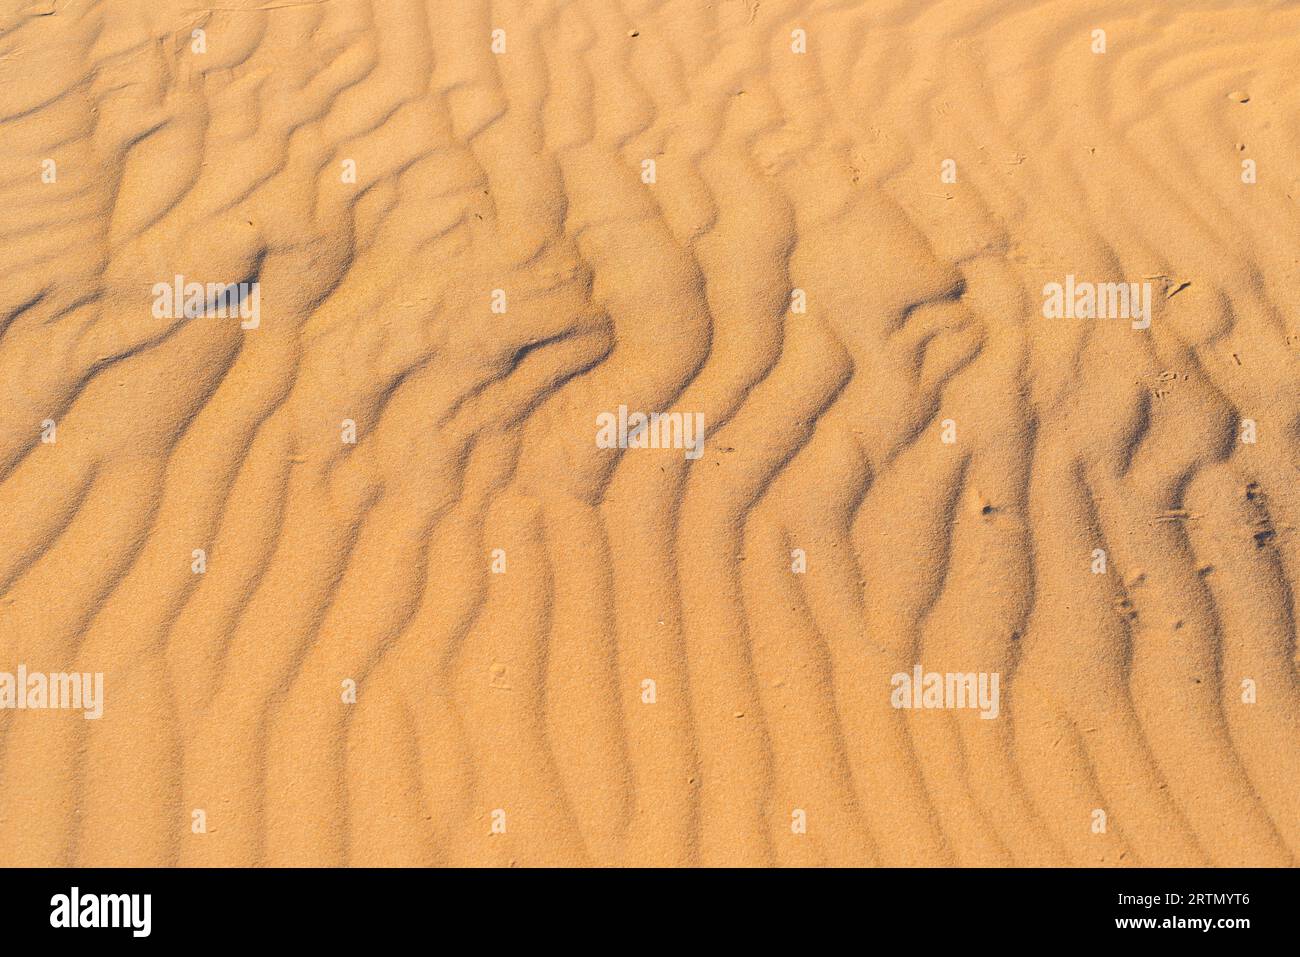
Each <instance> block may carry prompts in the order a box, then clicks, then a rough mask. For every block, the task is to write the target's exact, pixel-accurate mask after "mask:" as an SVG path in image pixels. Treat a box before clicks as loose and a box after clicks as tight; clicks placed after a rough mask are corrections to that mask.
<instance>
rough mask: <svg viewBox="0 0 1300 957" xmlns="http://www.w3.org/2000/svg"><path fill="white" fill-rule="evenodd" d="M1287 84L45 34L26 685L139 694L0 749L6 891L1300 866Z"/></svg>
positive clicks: (555, 43)
mask: <svg viewBox="0 0 1300 957" xmlns="http://www.w3.org/2000/svg"><path fill="white" fill-rule="evenodd" d="M1096 30H1104V31H1105V37H1104V40H1105V52H1095V49H1096V44H1097V37H1096V35H1095V33H1094V31H1096ZM495 31H503V32H502V33H497V32H495ZM801 50H802V51H806V52H801ZM1298 62H1300V10H1297V9H1296V8H1295V7H1293V6H1291V5H1287V4H1281V3H1276V4H1272V3H1264V4H1246V3H1240V2H1201V3H1195V4H1184V5H1177V6H1170V5H1162V4H1156V3H1150V2H1136V3H1134V2H1125V3H1118V2H1115V3H1110V2H1094V0H1087V2H1084V0H1064V2H1046V3H995V2H991V0H990V2H985V0H963V2H928V0H895V2H876V0H872V2H866V0H837V2H818V0H785V2H778V0H719V2H716V3H700V2H695V0H676V2H644V3H631V2H627V0H618V2H609V0H574V2H568V3H557V2H549V0H547V2H541V0H537V2H522V0H513V2H502V0H497V2H494V3H490V4H489V3H484V2H481V0H427V2H415V0H402V2H398V0H388V2H380V0H325V2H316V3H266V2H250V0H224V2H223V3H222V4H221V5H220V6H219V7H205V6H202V5H194V4H190V3H180V2H176V0H151V2H145V0H119V2H115V3H107V2H103V0H98V2H97V0H80V2H68V3H64V2H55V0H18V2H15V3H6V4H5V5H4V6H3V7H0V191H2V196H3V202H0V237H3V238H4V247H5V249H6V250H7V251H8V256H7V257H6V262H5V263H4V265H3V266H0V275H3V281H0V516H3V519H4V520H3V527H4V533H3V535H0V671H4V672H16V670H17V668H18V666H19V665H24V666H25V667H26V668H28V669H30V670H31V671H33V672H35V671H42V672H60V671H61V672H69V673H77V674H82V673H85V674H95V673H101V674H102V675H103V676H104V698H105V700H104V708H103V716H102V717H101V718H99V719H97V720H90V721H87V720H83V717H82V715H81V714H79V713H75V712H72V711H59V710H53V709H46V710H30V709H23V710H18V709H17V708H13V709H10V708H5V709H0V741H2V742H3V745H2V747H0V781H2V782H3V786H2V787H0V847H3V848H4V851H3V853H2V854H0V861H2V862H3V863H4V864H7V865H46V864H82V865H110V864H132V865H254V864H274V865H285V864H288V865H307V864H328V865H337V864H360V865H371V864H382V865H464V864H471V865H503V866H504V865H511V864H520V865H556V864H597V865H608V864H620V865H680V864H705V865H717V864H743V865H771V864H784V865H805V864H836V865H975V864H983V865H1010V864H1017V865H1066V864H1075V865H1092V864H1104V865H1153V864H1160V865H1202V864H1214V865H1290V864H1294V863H1295V860H1296V856H1297V854H1298V853H1300V787H1297V784H1300V687H1298V686H1297V670H1296V668H1297V651H1296V625H1295V622H1296V620H1297V607H1296V597H1295V594H1294V583H1295V582H1297V580H1298V579H1297V573H1298V572H1300V569H1298V568H1297V562H1298V555H1300V553H1298V552H1297V550H1296V547H1295V542H1296V538H1295V534H1296V533H1295V529H1296V521H1297V516H1298V515H1300V492H1298V491H1297V488H1298V486H1297V483H1296V476H1297V470H1298V469H1300V458H1298V456H1297V450H1298V449H1300V389H1297V383H1298V382H1300V378H1298V376H1297V372H1298V362H1297V360H1298V358H1300V325H1298V324H1297V322H1298V320H1297V316H1296V313H1295V308H1294V294H1293V290H1294V289H1295V288H1296V285H1297V280H1300V267H1298V260H1297V256H1296V253H1295V250H1296V249H1297V248H1300V226H1298V224H1300V220H1298V219H1297V216H1296V203H1297V198H1298V197H1300V167H1298V166H1297V160H1296V157H1297V156H1300V129H1297V126H1296V123H1295V116H1296V115H1297V110H1296V107H1297V97H1298V96H1300V93H1297V85H1296V83H1295V80H1296V67H1295V64H1296V63H1298ZM47 161H52V163H53V165H52V166H51V165H49V163H47ZM946 161H952V164H953V165H952V166H946V165H945V163H946ZM1248 162H1249V163H1250V164H1253V170H1254V172H1255V174H1256V179H1255V181H1253V182H1247V181H1245V180H1244V179H1243V177H1244V176H1246V175H1247V171H1248V166H1247V165H1246V164H1247V163H1248ZM648 163H651V164H652V165H647V164H648ZM946 172H953V173H955V177H954V176H953V175H945V173H946ZM1067 276H1073V277H1077V278H1078V279H1079V280H1081V281H1093V282H1097V283H1108V282H1115V283H1119V282H1124V283H1127V282H1133V283H1139V284H1143V283H1146V284H1149V285H1150V287H1151V290H1152V293H1153V295H1152V302H1153V306H1152V316H1151V324H1150V328H1149V329H1146V330H1140V329H1134V328H1132V325H1131V324H1130V322H1129V321H1127V320H1125V319H1118V320H1116V319H1082V318H1070V319H1067V318H1060V319H1049V318H1045V317H1044V316H1043V315H1042V305H1043V296H1042V290H1043V288H1044V286H1045V284H1048V283H1053V282H1056V283H1064V282H1065V281H1066V277H1067ZM175 277H182V288H183V287H184V284H185V283H186V282H198V283H201V284H204V289H203V293H202V295H201V296H200V297H199V299H198V300H196V303H197V310H198V312H199V313H200V314H199V315H188V316H187V315H186V314H185V311H184V307H183V305H182V306H181V308H180V309H179V310H163V313H164V314H163V315H162V317H159V316H158V315H156V311H157V310H156V309H155V307H156V295H155V293H154V291H153V290H154V288H155V286H156V284H159V283H163V284H170V283H173V282H174V281H175ZM208 283H221V284H234V285H235V286H238V284H240V283H244V284H252V283H257V286H258V290H259V295H258V299H257V309H258V317H257V318H258V321H257V323H256V326H255V327H253V328H245V327H244V326H246V325H247V324H248V322H249V321H251V320H249V319H245V321H244V322H243V323H241V322H240V321H239V319H237V318H231V317H230V316H229V315H227V316H226V317H224V318H223V317H219V316H215V315H208V314H206V312H205V310H208V309H209V307H210V306H211V305H212V304H213V302H214V301H219V300H220V296H219V295H218V296H217V297H216V298H215V300H214V296H213V295H212V294H211V293H210V292H209V290H208V289H207V288H206V284H208ZM218 292H219V291H218ZM241 303H242V304H244V305H245V307H246V308H247V307H248V306H250V305H251V299H250V297H248V296H245V295H240V296H236V298H235V299H232V300H230V302H229V305H231V306H233V307H234V308H235V309H237V308H238V306H239V304H241ZM620 408H624V409H626V410H632V411H642V412H645V413H647V414H649V413H669V414H672V413H676V414H680V415H681V416H689V417H691V421H695V419H694V417H695V416H697V415H698V416H700V421H702V423H703V448H702V455H701V456H700V457H699V458H698V459H692V458H691V457H689V456H687V455H685V454H684V451H685V450H684V449H683V448H681V447H674V445H673V442H672V441H671V433H669V434H670V439H669V441H667V442H666V443H663V444H664V445H665V446H666V447H662V448H636V447H629V445H630V442H628V441H626V435H624V440H622V441H617V442H615V443H614V446H613V447H609V448H602V447H600V444H599V443H598V441H597V426H598V420H599V417H600V416H602V415H614V416H615V417H616V421H617V416H618V415H619V410H620ZM623 431H624V433H626V429H624V430H623ZM353 439H354V441H353ZM1243 439H1253V441H1243ZM1098 550H1101V552H1103V553H1104V554H1103V555H1102V556H1101V560H1102V561H1103V562H1104V564H1103V565H1102V566H1100V567H1101V570H1100V571H1098V568H1099V566H1098V561H1099V558H1098ZM801 564H802V567H800V565H801ZM918 666H919V667H920V668H921V675H922V681H924V675H925V674H926V673H930V672H933V673H937V674H943V675H946V674H949V673H952V674H967V673H969V674H974V675H985V676H988V675H992V674H996V675H998V676H999V679H1000V680H999V683H998V687H999V694H1000V702H999V707H998V714H997V717H996V718H994V719H986V718H982V717H981V716H980V713H979V711H978V710H977V709H974V708H965V709H950V708H944V707H935V708H929V707H924V706H923V707H906V708H904V707H897V706H896V702H893V701H891V696H892V694H893V692H894V691H895V690H896V687H895V685H894V684H891V681H892V679H893V677H894V676H895V675H898V674H904V675H912V674H913V673H914V669H915V668H916V667H918ZM647 681H650V682H653V684H652V685H647V684H646V682H647ZM349 682H350V683H351V687H352V688H354V689H355V700H354V701H350V700H348V698H349V695H350V688H349V684H348V683H349ZM1246 682H1249V688H1248V687H1247V685H1246V684H1245V683H1246ZM986 686H987V682H986ZM0 690H2V689H0ZM1247 698H1250V699H1251V700H1249V701H1248V700H1246V699H1247ZM651 699H653V700H652V701H651ZM905 700H906V701H907V702H908V703H909V704H910V703H914V702H915V703H922V704H923V699H922V698H916V699H913V698H912V697H911V696H910V692H909V695H908V696H906V698H905ZM0 703H2V702H0ZM197 811H201V812H202V815H201V819H202V822H203V827H202V830H201V832H196V827H197V825H196V823H195V822H196V820H198V818H196V816H195V812H197ZM1098 812H1101V813H1102V814H1103V817H1101V818H1099V817H1098ZM1103 821H1104V827H1101V824H1100V822H1103Z"/></svg>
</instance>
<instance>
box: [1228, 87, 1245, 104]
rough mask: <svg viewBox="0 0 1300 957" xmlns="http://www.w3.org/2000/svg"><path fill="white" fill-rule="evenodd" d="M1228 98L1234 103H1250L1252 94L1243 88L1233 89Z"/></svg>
mask: <svg viewBox="0 0 1300 957" xmlns="http://www.w3.org/2000/svg"><path fill="white" fill-rule="evenodd" d="M1228 99H1230V100H1232V102H1234V103H1249V102H1250V94H1249V93H1246V92H1245V91H1243V90H1233V91H1232V92H1231V93H1229V94H1228Z"/></svg>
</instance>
